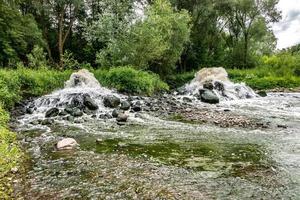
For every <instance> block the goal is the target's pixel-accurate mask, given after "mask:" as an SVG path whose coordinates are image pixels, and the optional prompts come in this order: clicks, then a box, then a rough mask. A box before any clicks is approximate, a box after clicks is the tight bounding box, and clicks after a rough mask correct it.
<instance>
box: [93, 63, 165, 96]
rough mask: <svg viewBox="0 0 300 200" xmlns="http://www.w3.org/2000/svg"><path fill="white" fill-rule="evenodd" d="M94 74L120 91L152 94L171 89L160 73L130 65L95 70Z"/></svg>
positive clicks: (108, 85) (105, 83)
mask: <svg viewBox="0 0 300 200" xmlns="http://www.w3.org/2000/svg"><path fill="white" fill-rule="evenodd" d="M94 74H95V77H96V78H97V79H98V80H99V82H100V83H101V84H102V85H103V86H107V87H112V88H115V89H117V90H118V91H119V92H125V93H130V94H146V95H152V94H154V93H156V92H160V91H165V90H168V89H169V87H168V85H167V84H166V83H164V82H163V81H161V80H160V78H159V76H158V75H156V74H154V73H151V72H145V71H141V70H136V69H134V68H132V67H130V66H127V67H115V68H111V69H110V70H95V71H94Z"/></svg>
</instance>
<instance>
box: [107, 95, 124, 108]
mask: <svg viewBox="0 0 300 200" xmlns="http://www.w3.org/2000/svg"><path fill="white" fill-rule="evenodd" d="M120 102H121V101H120V98H118V97H116V96H106V97H104V99H103V104H104V106H105V107H109V108H116V107H118V106H119V105H120Z"/></svg>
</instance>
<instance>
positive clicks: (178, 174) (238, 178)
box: [18, 94, 300, 199]
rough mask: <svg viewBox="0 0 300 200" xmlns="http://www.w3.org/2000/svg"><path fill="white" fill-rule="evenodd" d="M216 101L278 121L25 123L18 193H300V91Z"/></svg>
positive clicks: (55, 195)
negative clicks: (63, 143) (64, 147)
mask: <svg viewBox="0 0 300 200" xmlns="http://www.w3.org/2000/svg"><path fill="white" fill-rule="evenodd" d="M218 108H220V109H224V108H230V110H231V111H232V112H236V113H239V114H242V115H246V116H250V117H251V118H255V119H260V120H263V121H268V122H270V123H271V124H272V125H273V126H271V128H266V129H257V130H253V129H242V128H220V127H217V126H213V125H205V124H187V123H180V122H174V121H165V120H160V119H158V118H154V117H150V116H148V115H147V114H143V115H142V116H140V118H134V117H133V116H131V117H130V119H129V123H128V124H126V125H125V126H118V125H117V124H116V122H115V121H114V120H101V119H88V120H85V122H83V123H81V124H69V123H65V122H57V124H55V125H53V126H51V127H44V126H28V125H27V124H24V123H23V124H21V125H20V127H18V130H19V132H20V134H19V135H20V137H21V138H23V140H22V142H23V144H24V147H25V149H26V150H27V151H28V154H29V155H30V157H31V162H30V164H29V165H28V172H27V174H26V178H25V181H24V183H23V184H22V185H23V186H24V187H22V188H21V189H20V192H21V193H22V195H21V196H23V197H24V198H25V199H299V197H300V123H299V122H300V113H299V112H300V94H269V97H266V98H259V99H249V100H238V101H229V102H222V103H221V104H220V105H219V107H218ZM21 121H22V120H21ZM22 122H24V120H23V121H22ZM277 124H281V125H287V126H288V127H287V128H286V129H285V128H278V127H277ZM63 137H73V138H75V139H76V140H77V142H78V143H79V144H80V147H79V149H77V150H72V151H56V150H55V148H54V146H55V143H56V142H57V141H58V140H59V139H62V138H63ZM96 140H97V142H96Z"/></svg>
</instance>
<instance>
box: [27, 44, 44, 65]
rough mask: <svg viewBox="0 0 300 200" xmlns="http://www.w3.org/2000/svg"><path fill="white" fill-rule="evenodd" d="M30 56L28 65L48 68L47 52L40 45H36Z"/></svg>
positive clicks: (28, 56)
mask: <svg viewBox="0 0 300 200" xmlns="http://www.w3.org/2000/svg"><path fill="white" fill-rule="evenodd" d="M27 58H28V62H29V63H28V66H29V67H30V68H34V69H38V68H47V67H48V61H47V59H46V53H45V52H44V49H43V48H41V47H40V46H38V45H36V46H34V48H33V50H32V52H31V53H30V54H28V55H27Z"/></svg>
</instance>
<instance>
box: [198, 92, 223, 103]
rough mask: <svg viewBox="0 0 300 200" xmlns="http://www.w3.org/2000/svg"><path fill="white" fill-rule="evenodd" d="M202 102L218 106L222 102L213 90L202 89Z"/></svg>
mask: <svg viewBox="0 0 300 200" xmlns="http://www.w3.org/2000/svg"><path fill="white" fill-rule="evenodd" d="M199 93H200V100H201V101H202V102H205V103H210V104H217V103H219V102H220V100H219V98H218V96H217V95H216V94H215V93H214V92H213V91H211V90H207V89H200V90H199Z"/></svg>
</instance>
